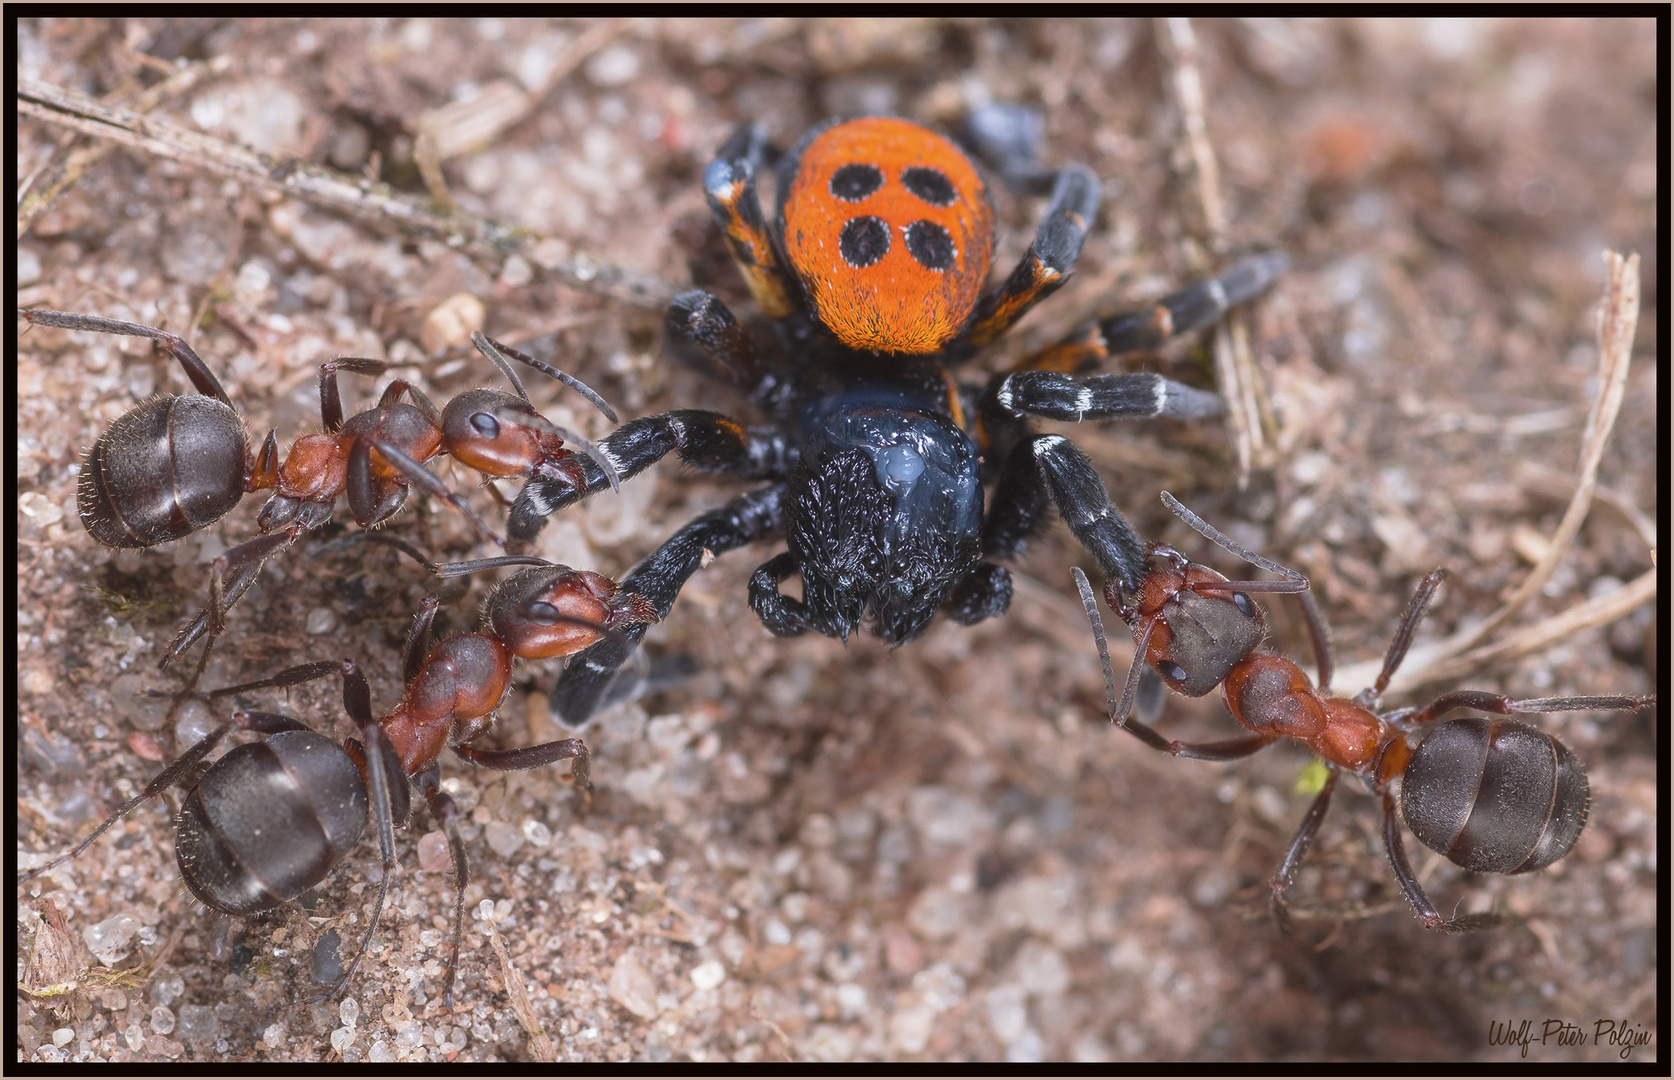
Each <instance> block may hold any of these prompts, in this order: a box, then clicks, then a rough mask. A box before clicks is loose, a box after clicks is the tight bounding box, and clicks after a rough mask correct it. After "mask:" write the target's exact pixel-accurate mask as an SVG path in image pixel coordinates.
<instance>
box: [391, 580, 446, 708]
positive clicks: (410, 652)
mask: <svg viewBox="0 0 1674 1080" xmlns="http://www.w3.org/2000/svg"><path fill="white" fill-rule="evenodd" d="M440 604H441V600H440V599H439V598H437V597H434V596H427V597H425V598H424V599H423V600H420V601H419V613H418V615H417V616H415V617H414V618H413V628H412V629H411V630H409V631H407V646H406V648H405V650H403V655H404V656H405V657H406V659H405V662H404V663H403V664H402V667H401V685H402V686H411V685H413V680H414V679H416V678H418V676H419V672H420V671H422V670H424V660H425V657H426V656H427V655H428V654H429V652H430V628H431V627H432V625H434V624H435V622H436V608H437V607H438V606H439V605H440Z"/></svg>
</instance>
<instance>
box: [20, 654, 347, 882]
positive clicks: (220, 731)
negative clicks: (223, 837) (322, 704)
mask: <svg viewBox="0 0 1674 1080" xmlns="http://www.w3.org/2000/svg"><path fill="white" fill-rule="evenodd" d="M313 666H314V665H307V667H310V668H311V667H313ZM293 670H298V669H293ZM284 674H285V673H281V676H280V677H282V676H283V675H284ZM315 677H318V676H315ZM299 681H305V680H299ZM260 685H264V684H260V683H258V684H252V685H251V686H247V687H232V688H230V689H228V690H224V691H218V692H217V694H221V693H233V692H236V691H238V690H245V689H254V688H255V687H256V686H260ZM265 685H289V684H275V683H271V682H270V683H266V684H265ZM306 728H307V725H305V724H303V723H301V722H300V721H297V720H293V719H291V718H290V717H288V716H278V715H275V714H273V713H261V712H244V711H242V710H241V711H239V712H235V713H233V714H232V717H231V719H229V720H228V721H227V722H226V723H224V724H222V725H220V726H219V727H217V728H215V729H214V730H213V731H211V732H210V733H209V734H207V735H205V736H204V737H203V738H201V739H199V740H198V741H197V742H195V743H193V744H192V745H191V746H190V747H188V748H187V750H186V752H185V753H183V754H181V755H180V756H179V757H177V758H175V759H174V760H173V761H172V762H170V763H169V765H168V766H167V767H166V768H165V769H163V771H162V772H160V773H158V774H157V775H156V776H155V777H153V778H152V780H151V782H150V783H149V784H147V785H145V789H144V790H143V791H141V792H140V793H139V794H138V795H135V796H134V797H133V798H131V799H129V800H128V801H127V802H125V803H123V804H122V805H121V806H119V807H117V809H116V812H115V813H113V814H111V816H110V817H108V818H106V819H105V820H104V821H103V822H102V823H100V825H99V827H98V828H96V829H94V830H93V831H92V832H90V833H88V834H87V837H86V838H85V839H83V840H82V842H81V843H79V844H77V845H76V846H75V847H74V848H72V849H70V851H69V852H68V853H66V854H64V855H60V856H58V857H57V858H54V859H51V860H49V861H47V862H45V863H42V864H41V865H40V866H37V867H35V868H34V869H33V870H29V871H27V872H25V873H24V874H21V875H20V876H19V877H18V883H19V884H22V883H23V882H26V881H33V880H34V879H36V878H38V877H40V876H41V875H42V874H45V873H47V872H48V871H49V870H53V869H55V868H57V867H59V866H62V865H63V864H65V863H67V862H70V861H71V860H73V859H76V858H77V857H79V856H80V855H81V853H82V852H84V851H86V850H87V849H88V848H89V847H91V846H92V845H93V842H94V841H95V840H97V839H99V837H101V836H103V835H104V834H105V832H106V830H108V829H109V828H110V827H111V826H112V825H115V824H116V823H117V822H118V821H121V820H122V819H123V818H125V817H127V816H128V815H129V814H130V813H132V812H133V810H134V808H135V807H137V806H139V804H140V803H143V802H144V801H145V800H147V799H154V798H156V797H157V796H159V795H161V794H162V793H163V792H165V791H167V790H168V789H169V788H171V787H173V786H174V785H175V784H176V783H177V782H179V781H180V779H181V778H182V777H184V776H186V775H187V774H188V773H190V772H191V771H192V770H193V769H194V768H195V767H196V766H197V765H198V764H199V763H200V762H202V761H203V760H204V758H206V757H208V756H209V754H210V752H211V751H213V750H214V749H215V748H216V747H217V746H219V745H220V744H221V740H222V739H225V738H226V737H227V736H228V735H230V734H232V733H233V732H235V731H255V732H258V733H260V734H263V735H275V734H278V733H279V732H281V731H296V730H306Z"/></svg>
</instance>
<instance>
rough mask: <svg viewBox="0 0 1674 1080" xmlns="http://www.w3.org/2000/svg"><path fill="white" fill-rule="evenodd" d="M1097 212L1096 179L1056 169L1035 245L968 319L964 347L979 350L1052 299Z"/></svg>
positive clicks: (1087, 172) (1080, 168) (1089, 173)
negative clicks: (1049, 200) (1050, 197)
mask: <svg viewBox="0 0 1674 1080" xmlns="http://www.w3.org/2000/svg"><path fill="white" fill-rule="evenodd" d="M1098 209H1099V178H1098V177H1097V176H1095V175H1094V174H1093V170H1091V169H1089V168H1087V166H1085V165H1069V166H1066V167H1064V168H1063V169H1061V170H1059V171H1058V178H1057V182H1056V183H1055V184H1054V185H1053V187H1052V202H1051V204H1050V205H1049V206H1048V207H1047V208H1046V216H1045V217H1044V218H1043V219H1042V220H1041V223H1040V228H1039V229H1038V230H1037V231H1036V232H1035V239H1034V243H1032V244H1030V245H1029V250H1028V251H1027V252H1025V253H1024V254H1023V259H1022V261H1021V262H1019V263H1018V264H1017V268H1016V269H1014V270H1013V271H1012V272H1011V276H1009V277H1007V278H1006V280H1005V283H1004V284H1003V285H1001V286H1000V287H999V288H998V289H997V290H995V291H994V292H991V293H989V294H988V295H987V296H984V297H983V298H982V301H981V302H980V303H979V304H978V305H977V309H976V314H975V315H974V316H973V317H972V321H971V329H970V331H969V332H968V333H967V334H966V335H965V344H966V345H968V346H969V347H970V349H971V350H972V351H974V350H976V349H980V348H982V347H984V346H986V345H988V344H989V343H990V342H992V341H994V339H996V338H998V337H999V336H1000V335H1001V334H1003V333H1005V332H1006V331H1007V330H1009V329H1011V327H1012V324H1014V323H1016V322H1017V320H1018V319H1021V318H1022V317H1023V316H1024V315H1025V314H1026V313H1028V311H1029V310H1030V309H1031V308H1033V307H1034V306H1035V305H1036V304H1038V303H1040V302H1041V301H1042V300H1044V299H1046V298H1047V297H1048V296H1051V295H1052V294H1053V293H1054V292H1056V291H1057V290H1058V288H1059V287H1060V286H1061V285H1063V283H1064V282H1065V281H1067V280H1069V274H1070V272H1071V271H1072V270H1074V269H1075V260H1076V259H1077V258H1079V257H1080V255H1081V245H1082V243H1083V242H1085V241H1086V239H1087V227H1088V226H1089V225H1091V224H1092V221H1093V216H1094V215H1095V214H1097V213H1098Z"/></svg>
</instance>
